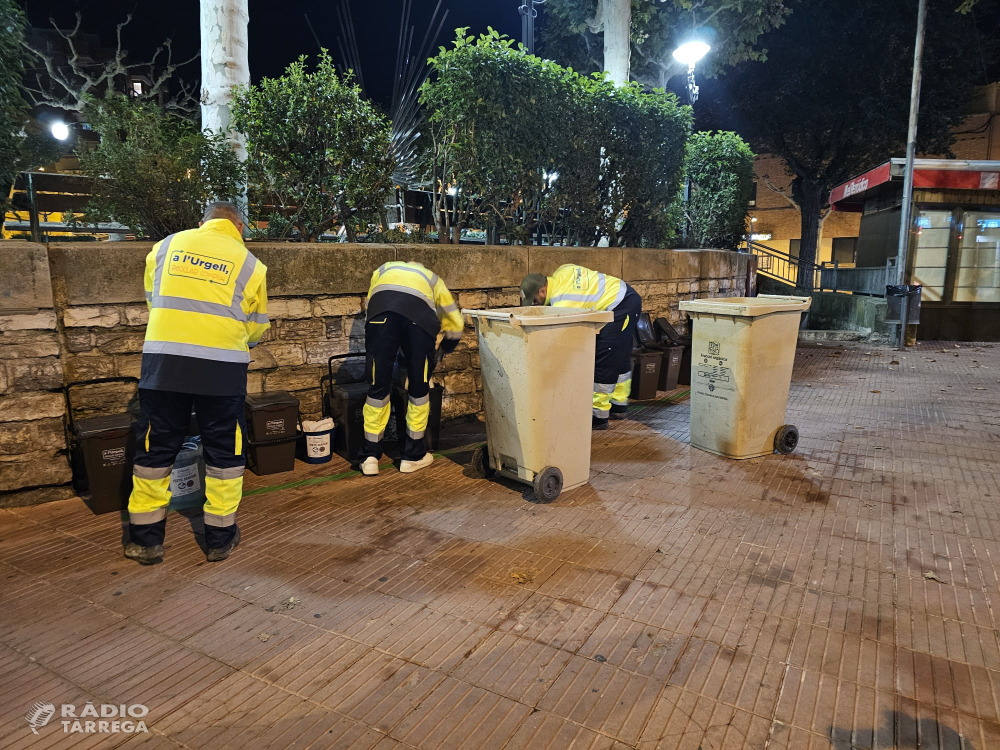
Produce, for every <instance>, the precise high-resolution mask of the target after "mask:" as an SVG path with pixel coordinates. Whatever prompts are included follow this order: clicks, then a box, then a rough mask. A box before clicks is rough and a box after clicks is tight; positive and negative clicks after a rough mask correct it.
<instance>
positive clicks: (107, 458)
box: [101, 448, 125, 466]
mask: <svg viewBox="0 0 1000 750" xmlns="http://www.w3.org/2000/svg"><path fill="white" fill-rule="evenodd" d="M101 461H103V462H104V465H105V466H121V465H122V464H123V463H125V449H124V448H108V449H106V450H103V451H101Z"/></svg>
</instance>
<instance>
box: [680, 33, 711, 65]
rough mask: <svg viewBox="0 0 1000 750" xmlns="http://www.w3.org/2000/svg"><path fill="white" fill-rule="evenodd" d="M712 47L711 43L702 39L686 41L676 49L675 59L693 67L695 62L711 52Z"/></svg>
mask: <svg viewBox="0 0 1000 750" xmlns="http://www.w3.org/2000/svg"><path fill="white" fill-rule="evenodd" d="M711 49H712V46H711V45H710V44H707V43H705V42H703V41H701V40H700V39H694V40H692V41H690V42H685V43H684V44H682V45H681V46H680V47H678V48H677V49H675V50H674V59H675V60H676V61H677V62H679V63H683V64H684V65H687V66H688V67H689V68H693V67H694V66H695V64H696V63H697V62H698V61H699V60H701V58H703V57H704V56H705V55H707V54H708V53H709V51H710V50H711Z"/></svg>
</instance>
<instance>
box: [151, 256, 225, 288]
mask: <svg viewBox="0 0 1000 750" xmlns="http://www.w3.org/2000/svg"><path fill="white" fill-rule="evenodd" d="M167 273H169V274H170V275H171V276H183V277H184V278H186V279H197V280H198V281H207V282H209V283H211V284H228V283H229V277H230V276H231V275H232V273H233V263H232V261H228V260H222V259H221V258H213V257H211V256H208V255H202V254H200V253H188V252H183V253H173V254H171V256H170V263H169V264H168V265H167Z"/></svg>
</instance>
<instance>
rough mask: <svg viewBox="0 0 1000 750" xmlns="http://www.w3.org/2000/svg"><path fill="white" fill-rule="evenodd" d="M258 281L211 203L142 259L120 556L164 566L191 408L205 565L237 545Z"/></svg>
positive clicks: (233, 223)
mask: <svg viewBox="0 0 1000 750" xmlns="http://www.w3.org/2000/svg"><path fill="white" fill-rule="evenodd" d="M266 274H267V268H265V267H264V264H263V263H261V262H260V261H258V260H257V259H256V258H255V257H254V256H253V255H252V254H250V252H249V251H248V250H247V249H246V247H245V246H244V245H243V221H242V219H241V218H240V213H239V210H238V209H237V208H236V206H235V205H234V204H232V203H213V204H211V205H210V206H209V207H208V210H207V211H206V212H205V216H204V219H203V220H202V221H201V222H200V224H199V228H198V229H189V230H187V231H185V232H178V233H177V234H172V235H170V236H169V237H167V238H166V239H165V240H163V241H161V242H157V243H156V244H155V245H153V250H152V252H150V253H149V255H148V256H146V278H145V286H146V303H147V304H148V305H149V325H148V326H147V327H146V341H145V343H144V344H143V347H142V374H141V378H140V380H139V405H140V416H139V424H138V429H139V432H138V440H137V445H136V452H135V466H134V468H133V472H132V495H131V496H130V497H129V502H128V512H129V536H130V539H131V541H130V542H129V543H128V544H127V545H126V546H125V557H128V558H130V559H132V560H137V561H138V562H140V563H142V564H143V565H152V564H154V563H158V562H160V561H161V560H162V559H163V537H164V533H165V530H166V523H167V521H166V518H167V506H168V505H169V504H170V470H171V469H172V468H173V465H174V459H176V458H177V454H178V452H179V451H180V449H181V445H182V443H183V442H184V437H185V434H186V433H187V431H188V425H189V424H190V422H191V407H192V406H194V408H195V412H196V415H197V418H198V429H199V431H200V432H201V442H202V446H203V447H204V451H205V464H206V466H205V545H206V547H207V553H206V558H207V559H208V561H209V562H216V561H218V560H225V559H226V558H227V557H228V556H229V553H230V552H232V551H233V549H234V548H235V547H236V545H237V544H239V542H240V530H239V528H238V527H237V526H236V509H237V508H238V507H239V504H240V498H241V497H242V495H243V468H244V466H245V463H246V460H245V457H244V452H243V449H244V445H245V442H246V440H245V435H246V426H245V421H244V402H245V401H246V393H247V366H248V365H249V363H250V352H249V347H251V346H254V345H255V344H256V343H257V342H258V341H260V337H261V336H262V335H263V334H264V331H266V330H267V328H268V326H269V325H270V324H269V323H268V319H267V290H266V287H265V277H266Z"/></svg>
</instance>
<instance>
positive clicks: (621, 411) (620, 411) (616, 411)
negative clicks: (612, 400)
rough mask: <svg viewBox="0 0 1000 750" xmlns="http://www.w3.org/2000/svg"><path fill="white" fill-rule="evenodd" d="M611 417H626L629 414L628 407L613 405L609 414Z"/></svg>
mask: <svg viewBox="0 0 1000 750" xmlns="http://www.w3.org/2000/svg"><path fill="white" fill-rule="evenodd" d="M609 416H610V417H611V419H625V417H627V416H628V407H627V406H619V405H618V404H612V405H611V414H610V415H609Z"/></svg>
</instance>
